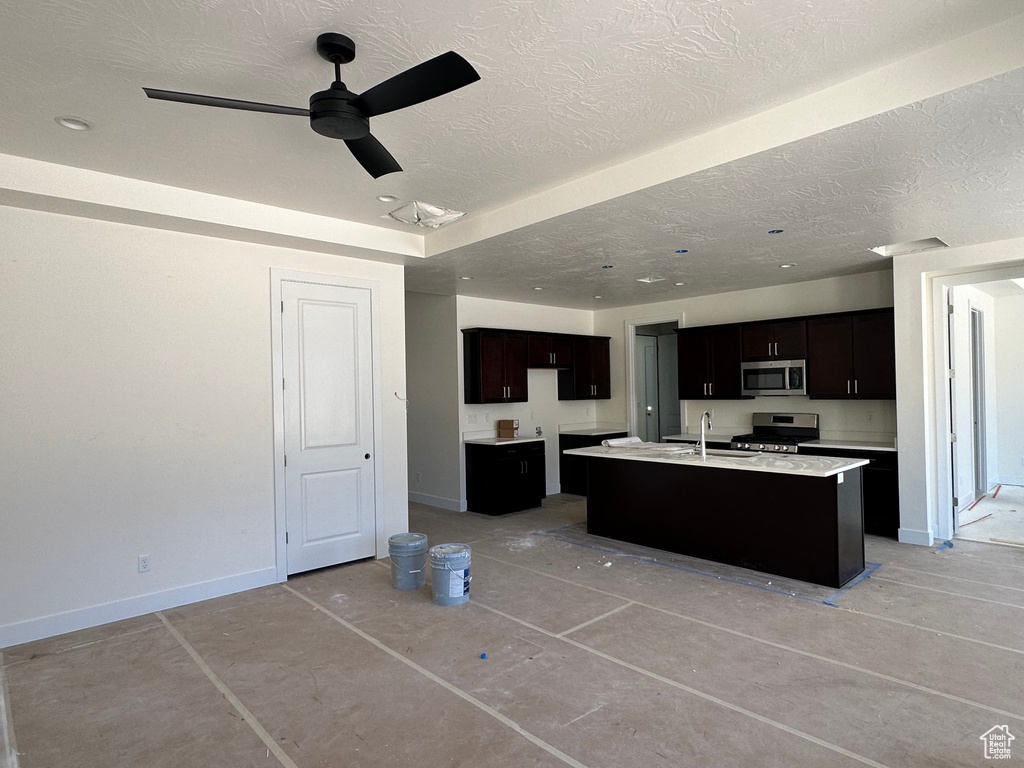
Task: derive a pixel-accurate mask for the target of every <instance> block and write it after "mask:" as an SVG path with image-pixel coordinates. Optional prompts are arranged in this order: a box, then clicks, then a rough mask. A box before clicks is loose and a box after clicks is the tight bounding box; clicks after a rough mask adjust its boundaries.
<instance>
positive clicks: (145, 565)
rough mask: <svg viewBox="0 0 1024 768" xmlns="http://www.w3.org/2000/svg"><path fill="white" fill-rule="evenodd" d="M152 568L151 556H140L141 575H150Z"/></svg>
mask: <svg viewBox="0 0 1024 768" xmlns="http://www.w3.org/2000/svg"><path fill="white" fill-rule="evenodd" d="M152 567H153V564H152V563H151V562H150V556H149V555H139V573H149V571H150V570H151V569H152Z"/></svg>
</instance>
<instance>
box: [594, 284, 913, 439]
mask: <svg viewBox="0 0 1024 768" xmlns="http://www.w3.org/2000/svg"><path fill="white" fill-rule="evenodd" d="M889 306H892V273H891V272H889V271H887V270H884V271H879V272H868V273H865V274H860V275H853V276H850V277H837V278H830V279H827V280H813V281H808V282H804V283H793V284H791V285H779V286H772V287H770V288H758V289H755V290H748V291H735V292H733V293H721V294H716V295H712V296H698V297H694V298H689V299H679V300H677V301H666V302H660V303H657V304H644V305H640V306H630V307H619V308H615V309H606V310H601V311H599V312H596V313H595V315H594V332H595V333H596V334H599V335H602V336H611V337H612V341H611V356H612V398H611V400H607V401H600V406H599V407H598V415H599V417H600V418H601V419H602V420H605V421H611V420H622V419H623V418H624V414H625V413H626V409H627V407H628V405H627V398H626V355H627V351H626V324H627V323H628V322H634V321H650V322H655V321H657V320H664V319H669V318H671V319H676V320H678V321H679V325H680V327H683V326H697V325H714V324H716V323H731V322H743V321H748V320H764V319H769V318H774V317H790V316H797V315H813V314H822V313H826V312H843V311H846V310H855V309H873V308H877V307H889ZM708 405H709V404H708V403H706V402H697V401H694V402H690V403H687V404H686V409H685V410H684V413H683V417H684V425H683V428H684V429H686V428H687V425H690V427H691V428H698V419H699V416H700V413H701V412H702V411H703V410H704V409H705V408H706V407H708ZM711 405H713V407H714V411H715V418H714V419H713V423H714V427H715V428H714V430H713V431H712V433H713V435H715V436H719V437H730V436H732V435H734V434H736V433H737V432H746V431H749V429H750V415H751V414H752V413H753V412H755V411H778V410H787V411H811V412H814V413H820V414H821V424H822V431H823V433H824V434H825V435H826V436H828V433H829V432H835V431H843V432H851V431H859V432H863V433H864V434H865V439H871V438H872V437H873V436H879V435H886V436H889V437H891V436H892V435H893V433H895V432H896V420H895V405H894V404H893V402H892V401H891V400H889V401H886V400H871V401H841V400H809V399H808V398H799V397H787V398H777V397H771V398H768V397H758V398H754V399H753V400H732V401H729V400H718V401H715V402H714V403H712V404H711ZM869 416H870V420H869Z"/></svg>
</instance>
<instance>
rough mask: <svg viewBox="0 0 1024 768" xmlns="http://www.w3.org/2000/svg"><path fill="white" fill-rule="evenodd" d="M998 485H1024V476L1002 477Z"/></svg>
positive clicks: (997, 481)
mask: <svg viewBox="0 0 1024 768" xmlns="http://www.w3.org/2000/svg"><path fill="white" fill-rule="evenodd" d="M995 484H996V485H1024V475H1000V477H999V479H998V480H996V483H995Z"/></svg>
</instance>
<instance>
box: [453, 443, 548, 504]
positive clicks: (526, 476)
mask: <svg viewBox="0 0 1024 768" xmlns="http://www.w3.org/2000/svg"><path fill="white" fill-rule="evenodd" d="M545 474H546V472H545V467H544V441H543V440H533V441H530V442H526V443H498V444H495V445H492V444H487V443H466V502H467V507H468V509H469V511H470V512H482V513H483V514H485V515H504V514H506V513H508V512H517V511H519V510H521V509H533V508H534V507H539V506H540V503H541V500H542V499H543V498H544V497H545V496H546V495H547V479H546V477H545Z"/></svg>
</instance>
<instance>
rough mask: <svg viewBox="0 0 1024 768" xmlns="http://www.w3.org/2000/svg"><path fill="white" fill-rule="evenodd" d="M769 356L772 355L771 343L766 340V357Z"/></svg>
mask: <svg viewBox="0 0 1024 768" xmlns="http://www.w3.org/2000/svg"><path fill="white" fill-rule="evenodd" d="M771 356H772V343H771V342H770V341H769V342H768V357H771Z"/></svg>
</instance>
